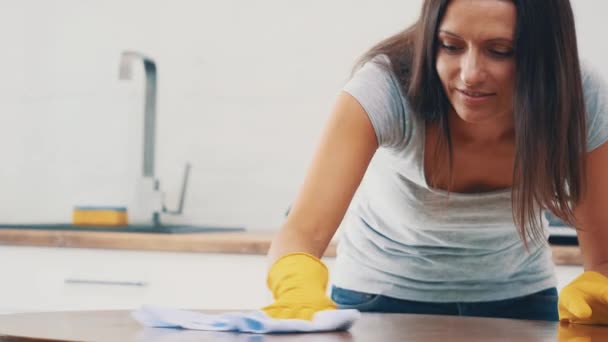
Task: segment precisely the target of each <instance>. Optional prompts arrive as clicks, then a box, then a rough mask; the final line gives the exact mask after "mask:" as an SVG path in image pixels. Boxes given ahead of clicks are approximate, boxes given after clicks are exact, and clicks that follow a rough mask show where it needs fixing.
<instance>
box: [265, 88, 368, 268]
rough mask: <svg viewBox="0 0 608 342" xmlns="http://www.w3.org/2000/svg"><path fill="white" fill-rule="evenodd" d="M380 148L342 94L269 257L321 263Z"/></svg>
mask: <svg viewBox="0 0 608 342" xmlns="http://www.w3.org/2000/svg"><path fill="white" fill-rule="evenodd" d="M377 148H378V142H377V139H376V134H375V132H374V129H373V126H372V124H371V122H370V120H369V117H368V115H367V113H366V112H365V110H364V109H363V107H362V106H361V105H360V104H359V102H358V101H357V100H355V98H353V97H352V96H351V95H349V94H348V93H346V92H342V93H340V95H339V96H338V99H337V101H336V104H335V106H334V109H333V110H332V113H331V115H330V118H329V121H328V123H327V125H326V127H325V130H324V133H323V135H322V138H321V143H320V145H319V147H318V148H317V151H316V153H315V156H314V158H313V161H312V164H311V166H310V168H309V170H308V172H307V174H306V177H305V180H304V183H303V185H302V187H301V189H300V192H299V194H298V196H297V197H296V200H295V202H294V203H293V206H292V208H291V210H290V213H289V215H288V216H287V219H286V220H285V222H284V223H283V225H282V227H281V229H280V231H279V233H278V234H277V236H276V237H275V238H274V240H273V241H272V245H271V247H270V250H269V252H268V256H269V259H270V264H273V263H274V261H276V260H277V259H278V258H279V257H281V256H282V255H285V254H287V253H292V252H305V253H309V254H312V255H314V256H316V257H319V258H320V257H321V255H322V254H323V252H324V251H325V249H326V248H327V245H328V244H329V241H330V240H331V238H332V236H333V235H334V234H335V232H336V229H337V228H338V226H339V225H340V222H341V221H342V219H343V217H344V214H345V212H346V209H347V208H348V206H349V204H350V202H351V200H352V198H353V195H354V193H355V191H356V190H357V187H358V186H359V184H360V182H361V179H362V178H363V175H364V174H365V170H366V169H367V167H368V165H369V162H370V160H371V158H372V157H373V155H374V152H375V151H376V149H377Z"/></svg>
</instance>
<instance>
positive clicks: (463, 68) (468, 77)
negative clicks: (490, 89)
mask: <svg viewBox="0 0 608 342" xmlns="http://www.w3.org/2000/svg"><path fill="white" fill-rule="evenodd" d="M460 80H461V81H462V83H464V85H466V86H469V87H474V86H476V85H479V84H481V83H483V81H484V80H485V71H484V68H483V61H482V60H481V59H480V58H479V56H478V55H477V54H476V53H474V52H469V53H467V54H466V55H464V56H463V57H462V61H461V65H460Z"/></svg>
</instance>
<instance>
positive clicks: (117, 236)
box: [0, 229, 582, 265]
mask: <svg viewBox="0 0 608 342" xmlns="http://www.w3.org/2000/svg"><path fill="white" fill-rule="evenodd" d="M274 234H275V233H274V232H263V231H260V232H233V233H200V234H147V233H114V232H74V231H57V230H48V231H47V230H28V229H2V230H0V245H9V246H40V247H72V248H103V249H130V250H142V251H170V252H190V253H231V254H266V252H267V251H268V248H269V247H270V241H271V240H272V238H273V236H274ZM552 248H553V261H554V262H555V264H556V265H582V256H581V252H580V249H579V248H578V247H577V246H552ZM335 255H336V244H335V243H331V244H330V245H329V247H328V248H327V251H326V252H325V256H328V257H334V256H335Z"/></svg>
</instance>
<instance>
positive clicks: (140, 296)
mask: <svg viewBox="0 0 608 342" xmlns="http://www.w3.org/2000/svg"><path fill="white" fill-rule="evenodd" d="M0 258H1V259H2V260H4V262H3V264H4V270H3V273H4V277H3V278H4V279H3V281H2V282H1V283H0V312H19V311H55V310H101V309H133V308H137V307H139V306H141V305H144V304H156V305H166V306H171V307H181V308H200V309H220V310H221V309H256V308H259V307H261V306H263V305H266V304H268V303H269V302H270V299H271V298H270V294H269V293H268V291H267V290H266V285H265V277H266V268H267V265H266V258H265V256H262V255H236V254H204V253H167V252H140V251H119V250H94V249H69V248H35V247H7V246H2V247H0Z"/></svg>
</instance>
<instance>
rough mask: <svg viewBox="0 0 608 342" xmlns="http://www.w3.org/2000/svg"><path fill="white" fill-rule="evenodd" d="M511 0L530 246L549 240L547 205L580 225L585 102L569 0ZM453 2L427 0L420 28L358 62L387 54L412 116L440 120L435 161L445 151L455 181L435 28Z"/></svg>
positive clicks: (516, 215) (519, 200) (515, 193)
mask: <svg viewBox="0 0 608 342" xmlns="http://www.w3.org/2000/svg"><path fill="white" fill-rule="evenodd" d="M512 1H513V3H514V4H515V6H516V9H517V22H516V32H515V63H516V81H515V92H514V98H513V116H514V122H515V163H514V168H513V189H512V195H511V201H512V207H513V220H514V222H515V225H516V226H517V228H518V231H519V233H520V236H521V237H522V239H523V241H524V243H525V244H526V245H527V237H531V238H532V240H535V241H542V240H544V234H543V231H542V222H541V214H542V211H541V210H542V209H548V210H550V211H551V212H552V213H553V214H555V215H556V216H558V217H559V218H561V219H562V220H563V221H564V222H566V223H567V224H570V225H575V222H574V221H575V219H574V206H575V205H576V204H577V203H578V202H579V200H580V199H581V197H582V193H583V190H584V189H583V188H584V182H583V177H584V174H585V158H584V155H585V152H586V131H585V127H586V126H585V103H584V96H583V90H582V80H581V72H580V64H579V58H578V49H577V42H576V32H575V26H574V16H573V13H572V8H571V6H570V2H569V0H550V1H530V0H512ZM448 3H449V0H425V1H424V4H423V7H422V12H421V15H420V17H419V19H418V21H417V22H416V23H415V24H414V25H412V26H411V27H409V28H407V29H405V30H404V31H402V32H399V33H397V34H395V35H393V36H391V37H389V38H387V39H385V40H383V41H381V42H380V43H378V44H377V45H375V46H374V47H372V48H371V49H370V50H369V51H367V52H366V53H365V54H364V55H363V57H362V58H361V59H360V61H359V63H358V64H357V66H361V65H362V64H364V63H365V62H367V61H369V60H371V59H372V58H373V57H375V56H377V55H381V54H382V55H386V56H387V57H388V59H389V60H390V69H391V71H392V72H393V73H394V74H395V75H396V76H397V78H398V79H399V81H400V85H401V88H402V91H403V93H404V94H406V97H407V99H408V101H409V103H410V105H411V108H412V110H413V111H414V114H415V115H418V116H419V117H420V118H422V119H423V120H424V121H425V122H435V123H438V125H439V127H440V134H439V135H438V141H437V145H436V146H437V147H438V149H436V153H435V158H436V162H437V163H436V165H439V164H441V163H442V162H445V160H439V158H440V157H439V156H440V155H441V153H439V151H440V149H441V148H444V151H445V150H447V155H448V160H447V162H448V167H449V175H450V179H451V175H452V171H453V166H452V154H453V151H452V140H451V137H450V129H449V125H448V110H449V108H450V103H449V100H448V98H447V96H446V94H445V92H444V90H443V87H442V85H441V81H440V79H439V75H438V74H437V70H436V69H435V60H436V57H437V47H438V42H437V30H438V27H439V24H440V22H441V20H442V18H443V16H444V14H445V11H446V8H447V6H448ZM387 67H388V65H387ZM444 155H445V154H444ZM433 172H435V173H436V172H438V171H436V170H435V171H433ZM450 183H451V182H450ZM448 190H449V189H448Z"/></svg>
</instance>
